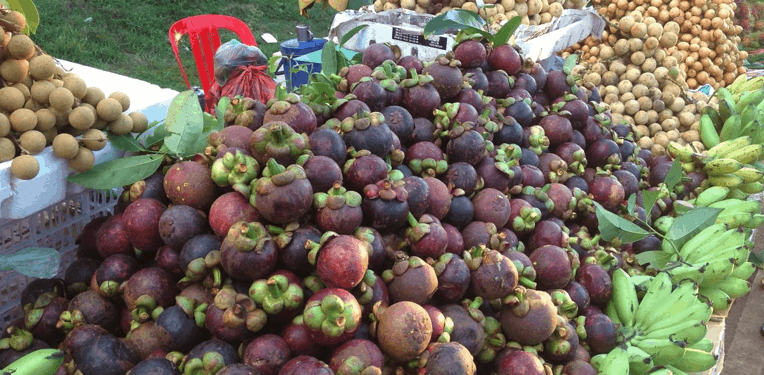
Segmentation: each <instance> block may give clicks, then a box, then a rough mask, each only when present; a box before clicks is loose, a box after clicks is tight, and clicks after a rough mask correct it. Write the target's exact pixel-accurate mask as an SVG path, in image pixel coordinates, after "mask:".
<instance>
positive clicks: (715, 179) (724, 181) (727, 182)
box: [708, 174, 744, 188]
mask: <svg viewBox="0 0 764 375" xmlns="http://www.w3.org/2000/svg"><path fill="white" fill-rule="evenodd" d="M708 182H710V183H711V185H714V186H724V187H727V188H733V187H737V186H740V185H742V184H743V182H744V181H743V179H742V178H740V177H738V176H735V175H734V174H725V175H720V176H708Z"/></svg>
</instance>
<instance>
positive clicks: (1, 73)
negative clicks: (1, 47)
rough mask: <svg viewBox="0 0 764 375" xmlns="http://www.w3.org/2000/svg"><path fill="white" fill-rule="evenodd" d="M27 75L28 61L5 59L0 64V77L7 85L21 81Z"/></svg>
mask: <svg viewBox="0 0 764 375" xmlns="http://www.w3.org/2000/svg"><path fill="white" fill-rule="evenodd" d="M28 74H29V61H27V60H19V59H7V60H5V61H3V63H2V64H0V77H3V79H4V80H5V81H6V82H9V83H18V82H21V81H23V80H24V79H25V78H26V77H27V75H28Z"/></svg>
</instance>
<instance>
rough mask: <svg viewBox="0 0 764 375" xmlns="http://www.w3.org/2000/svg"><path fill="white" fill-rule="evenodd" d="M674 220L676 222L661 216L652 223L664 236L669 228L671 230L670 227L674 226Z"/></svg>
mask: <svg viewBox="0 0 764 375" xmlns="http://www.w3.org/2000/svg"><path fill="white" fill-rule="evenodd" d="M675 220H676V218H674V217H671V216H661V217H659V218H658V219H657V220H655V222H653V226H654V227H655V229H657V230H658V231H659V232H661V233H663V234H666V233H667V232H668V230H669V228H671V225H673V224H674V221H675Z"/></svg>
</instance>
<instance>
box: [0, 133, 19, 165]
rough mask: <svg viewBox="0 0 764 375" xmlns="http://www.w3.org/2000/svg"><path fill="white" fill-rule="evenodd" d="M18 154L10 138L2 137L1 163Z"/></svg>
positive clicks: (0, 144) (0, 140)
mask: <svg viewBox="0 0 764 375" xmlns="http://www.w3.org/2000/svg"><path fill="white" fill-rule="evenodd" d="M14 156H16V146H15V145H14V144H13V141H11V140H10V139H8V138H5V137H0V163H2V162H6V161H8V160H11V159H13V157H14Z"/></svg>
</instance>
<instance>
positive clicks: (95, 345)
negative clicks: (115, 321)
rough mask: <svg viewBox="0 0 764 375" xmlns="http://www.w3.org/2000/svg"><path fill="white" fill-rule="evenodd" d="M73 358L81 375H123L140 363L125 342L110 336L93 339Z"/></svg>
mask: <svg viewBox="0 0 764 375" xmlns="http://www.w3.org/2000/svg"><path fill="white" fill-rule="evenodd" d="M73 357H74V362H75V363H76V364H77V370H79V371H80V372H81V373H82V374H83V375H124V374H125V373H126V372H127V371H128V370H130V369H132V368H133V367H134V366H135V365H136V364H137V363H138V362H140V357H138V356H137V355H136V354H135V353H134V352H133V350H132V349H130V347H129V346H128V345H127V343H126V342H124V341H122V340H120V339H119V338H117V337H116V336H113V335H110V334H103V335H98V336H96V337H94V338H93V339H92V340H90V341H88V342H87V344H86V345H82V346H81V347H80V348H79V350H77V351H75V352H74V353H73Z"/></svg>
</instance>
